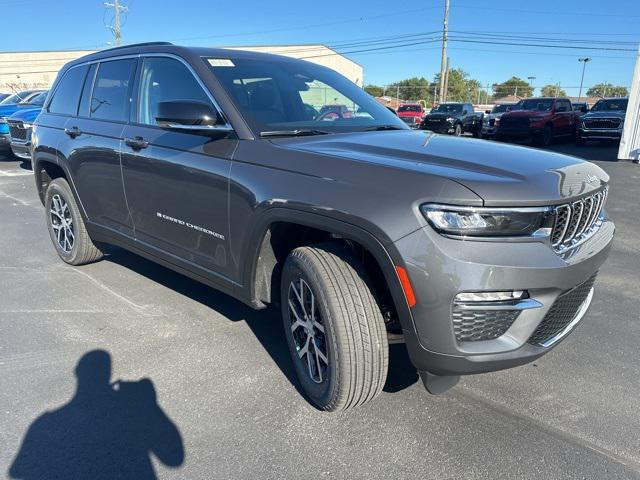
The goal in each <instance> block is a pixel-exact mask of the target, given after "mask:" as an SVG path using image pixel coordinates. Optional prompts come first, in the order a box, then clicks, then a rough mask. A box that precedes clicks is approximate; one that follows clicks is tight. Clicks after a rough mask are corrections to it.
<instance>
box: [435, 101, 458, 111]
mask: <svg viewBox="0 0 640 480" xmlns="http://www.w3.org/2000/svg"><path fill="white" fill-rule="evenodd" d="M433 111H434V112H442V113H460V112H462V105H460V104H459V103H443V104H442V105H438V108H436V109H435V110H433Z"/></svg>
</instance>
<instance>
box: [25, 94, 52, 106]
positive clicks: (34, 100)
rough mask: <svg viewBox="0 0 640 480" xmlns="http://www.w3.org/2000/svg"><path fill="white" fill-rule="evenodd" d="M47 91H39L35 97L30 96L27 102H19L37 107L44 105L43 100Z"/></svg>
mask: <svg viewBox="0 0 640 480" xmlns="http://www.w3.org/2000/svg"><path fill="white" fill-rule="evenodd" d="M48 93H49V92H40V93H39V94H37V95H36V96H35V97H31V99H30V100H29V101H27V102H21V103H24V104H26V105H35V106H37V107H41V106H43V105H44V102H45V100H46V99H47V94H48Z"/></svg>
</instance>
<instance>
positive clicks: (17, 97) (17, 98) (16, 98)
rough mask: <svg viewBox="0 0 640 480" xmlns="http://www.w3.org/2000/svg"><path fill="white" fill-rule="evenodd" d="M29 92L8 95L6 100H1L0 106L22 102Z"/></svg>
mask: <svg viewBox="0 0 640 480" xmlns="http://www.w3.org/2000/svg"><path fill="white" fill-rule="evenodd" d="M30 93H31V92H20V93H13V94H11V95H9V96H8V97H7V98H5V99H4V100H2V101H1V102H0V104H4V105H7V104H9V103H20V102H21V101H22V100H24V99H25V98H27V96H28V95H29V94H30Z"/></svg>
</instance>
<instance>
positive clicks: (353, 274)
mask: <svg viewBox="0 0 640 480" xmlns="http://www.w3.org/2000/svg"><path fill="white" fill-rule="evenodd" d="M305 285H306V286H305ZM307 287H308V289H307ZM303 291H304V292H305V293H304V294H303V295H301V296H302V298H303V300H302V302H299V303H296V302H297V299H298V298H300V296H298V293H297V292H303ZM309 292H311V294H313V297H311V295H310V294H309ZM281 299H282V318H283V322H284V329H285V335H286V337H287V343H288V344H289V350H290V352H291V358H292V360H293V363H294V366H295V370H296V374H297V376H298V379H299V381H300V384H301V386H302V388H303V390H304V392H305V394H306V395H307V397H308V398H309V400H310V401H311V402H312V403H313V404H315V405H316V406H317V407H318V408H319V409H321V410H326V411H340V410H347V409H349V408H353V407H357V406H360V405H363V404H365V403H367V402H369V401H371V400H372V399H373V398H375V397H376V396H377V395H378V394H379V393H380V392H381V391H382V387H383V386H384V383H385V380H386V378H387V370H388V364H389V346H388V342H387V333H386V329H385V324H384V320H383V317H382V313H381V312H380V307H379V306H378V304H377V303H376V300H375V298H374V296H373V293H372V291H371V289H370V288H369V286H368V280H367V277H366V274H365V272H364V270H363V268H362V266H361V265H360V264H359V263H358V261H357V260H356V259H355V258H354V257H353V255H352V254H351V252H350V251H349V250H348V249H347V248H346V247H344V246H342V245H340V244H337V243H326V244H318V245H312V246H308V247H299V248H296V249H295V250H293V251H292V252H291V253H290V254H289V256H288V258H287V260H286V262H285V264H284V268H283V271H282V283H281ZM290 300H292V304H293V306H294V307H293V308H295V309H296V311H297V314H298V317H301V316H302V315H301V312H305V311H307V310H310V305H311V301H314V305H316V306H315V307H314V312H315V313H314V316H315V317H316V322H314V323H313V325H316V324H318V323H319V324H320V325H321V326H322V330H323V331H324V333H323V332H322V330H320V329H319V328H316V327H314V326H312V327H310V328H309V323H308V322H307V323H305V325H307V327H304V328H303V327H301V326H300V325H302V323H299V322H297V321H296V314H295V313H294V312H293V311H292V307H291V306H290V304H289V301H290ZM307 302H308V303H309V305H308V308H306V309H304V310H302V309H300V308H299V307H300V305H301V303H302V304H305V305H306V304H307ZM306 318H307V319H308V317H306ZM296 323H298V326H297V327H294V325H295V324H296ZM309 329H310V330H311V331H312V332H313V333H312V334H311V335H310V334H309V333H308V330H309ZM294 330H295V333H294ZM309 337H311V338H312V340H309ZM305 340H306V341H305ZM302 344H304V345H302ZM301 345H302V347H301ZM305 345H306V346H307V347H305ZM323 347H324V348H323ZM305 348H309V349H313V350H314V355H313V356H310V350H306V354H305V353H302V354H299V353H298V352H302V351H304V350H305ZM317 352H320V354H323V355H324V356H325V358H326V359H327V360H328V361H327V363H326V364H325V365H322V364H323V363H324V362H323V361H322V359H321V357H322V355H320V356H319V354H318V353H317ZM313 358H315V360H316V362H314V363H312V364H310V363H308V361H309V360H310V359H313ZM314 365H315V367H314ZM314 370H315V373H316V375H314ZM322 373H324V375H322Z"/></svg>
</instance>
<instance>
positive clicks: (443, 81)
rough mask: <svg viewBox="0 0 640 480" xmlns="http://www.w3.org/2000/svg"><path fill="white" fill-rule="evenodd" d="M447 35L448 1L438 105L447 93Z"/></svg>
mask: <svg viewBox="0 0 640 480" xmlns="http://www.w3.org/2000/svg"><path fill="white" fill-rule="evenodd" d="M448 34H449V0H444V22H443V24H442V56H441V58H440V103H444V101H445V95H446V93H447V86H446V82H447V79H446V78H445V75H446V73H447V35H448Z"/></svg>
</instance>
